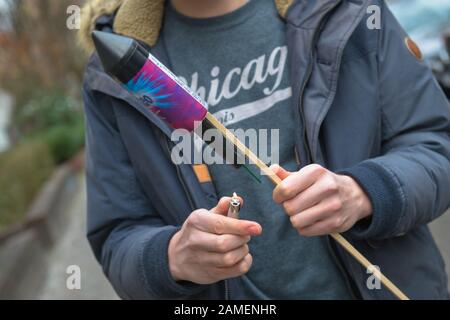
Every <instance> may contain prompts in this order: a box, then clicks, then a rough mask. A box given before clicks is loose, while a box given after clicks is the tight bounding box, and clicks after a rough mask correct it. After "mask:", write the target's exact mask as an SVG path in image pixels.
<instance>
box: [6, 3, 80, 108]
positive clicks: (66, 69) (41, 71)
mask: <svg viewBox="0 0 450 320" xmlns="http://www.w3.org/2000/svg"><path fill="white" fill-rule="evenodd" d="M3 1H6V2H7V3H8V4H9V5H8V6H7V8H8V10H5V11H4V12H3V15H5V14H6V15H8V18H9V19H8V20H9V24H10V27H9V28H7V29H6V31H3V33H2V31H1V30H0V41H2V45H1V46H0V87H3V88H4V89H6V90H7V91H9V92H10V93H11V94H12V95H13V96H15V98H16V102H17V104H16V107H18V108H20V107H21V106H23V105H25V103H26V102H27V101H29V99H30V98H32V97H33V96H34V95H35V92H37V91H43V90H55V89H59V90H62V91H63V92H66V93H67V94H69V95H73V96H75V97H76V96H77V95H78V92H79V87H80V85H79V84H80V80H81V74H82V68H83V64H84V62H85V61H84V55H83V54H81V52H80V51H79V49H78V48H77V46H76V41H75V33H76V30H69V29H68V28H67V26H66V20H67V18H68V15H67V13H66V11H67V7H68V6H70V5H73V4H75V5H77V4H78V5H81V3H82V2H83V1H82V0H59V1H54V0H3ZM0 18H1V17H0ZM2 20H3V19H2ZM8 29H9V30H8ZM16 111H18V110H16Z"/></svg>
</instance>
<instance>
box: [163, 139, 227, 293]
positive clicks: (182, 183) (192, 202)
mask: <svg viewBox="0 0 450 320" xmlns="http://www.w3.org/2000/svg"><path fill="white" fill-rule="evenodd" d="M164 140H165V147H166V151H167V153H168V155H170V146H169V140H168V139H164ZM175 169H176V171H177V177H178V180H179V181H180V183H181V186H182V187H183V190H184V193H185V194H186V197H187V198H188V201H189V206H190V207H191V210H192V211H194V210H195V209H196V208H195V206H194V200H193V199H192V196H191V193H190V192H189V190H188V188H187V186H186V182H185V181H184V179H183V176H182V174H181V172H180V168H178V166H175ZM223 281H224V285H225V300H230V290H229V288H228V281H227V280H226V279H225V280H223Z"/></svg>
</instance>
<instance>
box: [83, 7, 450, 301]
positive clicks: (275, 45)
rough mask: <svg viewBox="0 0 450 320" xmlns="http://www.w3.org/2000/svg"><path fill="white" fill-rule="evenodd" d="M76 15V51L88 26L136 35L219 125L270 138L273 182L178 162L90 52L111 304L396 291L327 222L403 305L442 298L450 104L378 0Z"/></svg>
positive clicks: (92, 207) (99, 223)
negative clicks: (236, 198)
mask: <svg viewBox="0 0 450 320" xmlns="http://www.w3.org/2000/svg"><path fill="white" fill-rule="evenodd" d="M82 19H83V20H82V29H81V30H80V39H81V41H82V43H83V44H84V46H85V48H86V49H87V50H91V51H92V49H93V46H92V42H91V39H90V33H91V31H92V30H101V31H105V32H114V33H117V34H122V35H125V36H128V37H132V38H134V39H137V40H139V41H140V43H141V44H142V45H144V46H146V47H147V48H149V49H150V50H151V53H152V54H153V55H154V56H155V57H157V58H158V59H159V60H160V61H161V62H162V63H164V64H165V65H166V66H167V67H168V68H169V69H170V70H172V71H173V72H174V73H175V74H176V75H177V76H179V77H180V79H182V80H183V81H185V82H186V84H187V85H188V86H189V87H190V88H191V89H192V90H193V91H195V92H196V93H198V94H199V95H200V96H201V97H202V98H203V99H204V100H205V101H206V102H207V103H208V110H209V111H210V112H211V113H213V114H214V115H216V116H217V117H218V118H219V119H220V120H221V121H222V123H223V124H224V125H225V126H227V127H228V128H229V129H243V130H248V129H256V130H268V131H270V132H273V130H278V133H279V140H278V141H279V144H278V147H279V150H278V151H279V163H273V164H272V166H271V169H272V170H273V171H274V172H275V173H276V174H277V175H278V176H279V177H280V178H281V179H282V182H281V183H280V184H279V185H278V186H277V187H276V188H275V189H274V188H273V185H272V184H271V182H270V181H269V180H268V179H267V178H265V177H261V179H260V180H261V183H256V182H255V181H254V180H253V179H252V177H251V176H249V175H247V174H246V173H245V172H244V171H242V169H234V168H233V167H232V166H229V165H226V164H222V165H221V164H209V165H205V164H193V165H191V164H187V163H182V164H179V165H175V164H174V163H173V162H172V161H171V151H172V148H173V147H174V145H175V143H174V141H172V139H171V134H172V130H171V129H170V128H169V127H168V126H167V125H166V124H165V123H164V122H163V121H161V120H160V119H159V118H158V117H157V116H156V115H154V114H151V113H150V112H146V111H145V108H143V106H142V105H141V102H139V101H138V100H137V99H135V98H134V97H133V96H131V95H130V94H129V93H128V92H127V91H126V90H125V89H124V88H123V87H121V86H120V85H119V84H118V83H117V82H116V81H115V80H114V79H112V78H111V77H110V76H108V75H107V74H106V73H105V72H104V71H103V69H102V67H101V63H100V61H99V58H98V56H97V55H96V54H95V52H94V54H93V55H92V56H91V59H90V61H89V63H88V65H87V68H86V72H85V78H84V85H83V98H84V102H85V112H86V127H87V146H86V150H87V193H88V239H89V242H90V244H91V246H92V249H93V251H94V253H95V256H96V258H97V259H98V261H99V262H100V263H101V265H102V266H103V270H104V272H105V274H106V276H107V277H108V279H109V280H110V282H111V283H112V285H113V287H114V288H115V290H116V291H117V293H118V294H119V296H120V297H122V298H124V299H205V298H206V299H224V298H226V299H394V298H395V297H394V296H393V295H392V294H391V293H390V292H389V291H388V290H387V289H386V288H385V287H384V286H379V285H377V284H376V283H375V282H373V281H372V282H371V278H370V277H371V274H370V270H365V269H364V268H363V267H362V266H361V265H360V264H359V263H358V262H357V261H356V260H355V259H354V258H353V257H351V256H350V255H349V254H348V253H347V252H346V251H344V250H343V249H342V248H341V247H340V246H339V245H337V244H336V243H335V242H334V241H333V240H332V239H331V238H330V237H329V234H331V233H336V232H339V233H343V235H344V237H345V238H347V239H348V240H349V241H350V242H351V243H352V244H353V245H354V246H355V247H356V248H357V249H358V250H360V251H361V252H362V253H363V254H364V255H365V256H366V257H367V258H368V259H369V260H370V261H371V262H372V263H374V264H375V265H376V266H377V267H378V268H380V270H381V272H383V274H385V275H386V276H387V277H388V278H390V279H391V280H392V281H393V282H394V283H395V284H396V285H397V286H398V287H399V288H400V289H401V290H402V291H403V292H404V293H405V294H406V295H407V296H408V297H409V298H412V299H423V298H427V299H447V298H448V297H449V296H448V291H447V276H446V273H445V267H444V262H443V259H442V257H441V255H440V253H439V251H438V249H437V247H436V245H435V243H434V240H433V238H432V236H431V234H430V231H429V229H428V227H427V224H428V223H429V222H430V221H432V220H434V219H436V218H437V217H439V216H440V215H441V214H442V213H443V212H444V211H445V210H446V209H447V207H448V206H449V200H450V179H448V177H449V176H450V162H449V154H450V139H449V130H450V109H449V104H448V101H447V100H446V98H445V96H444V94H443V93H442V90H441V89H440V88H439V86H438V84H437V82H436V81H435V79H434V78H433V75H432V73H431V71H430V69H429V68H428V67H427V65H426V62H424V61H423V58H422V56H421V53H420V49H419V48H418V47H417V45H415V43H414V42H413V40H412V39H410V38H409V37H408V35H407V34H406V33H405V32H404V31H403V29H402V28H401V27H400V26H399V24H398V22H397V21H396V20H395V18H394V17H393V15H392V14H391V12H390V11H389V9H388V8H387V6H386V4H385V3H384V2H383V1H378V0H362V1H358V2H355V1H346V0H324V1H309V0H297V1H290V0H287V1H286V0H284V1H282V0H258V1H256V0H250V1H246V0H214V1H212V0H168V1H162V0H158V1H156V0H155V1H150V0H134V1H131V0H120V1H119V0H116V1H101V0H96V1H91V2H88V3H87V5H86V7H85V8H84V9H83V16H82ZM251 169H252V170H254V168H251ZM233 192H237V193H238V194H239V195H240V196H242V199H241V201H244V200H245V204H244V206H243V209H242V211H241V213H240V219H233V218H230V217H227V216H226V214H227V209H228V203H229V201H230V198H229V197H228V196H229V195H231V194H232V193H233ZM219 198H220V200H219ZM372 280H373V279H372Z"/></svg>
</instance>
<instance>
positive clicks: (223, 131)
mask: <svg viewBox="0 0 450 320" xmlns="http://www.w3.org/2000/svg"><path fill="white" fill-rule="evenodd" d="M205 119H206V120H207V121H209V122H210V124H211V125H212V126H213V127H215V128H216V129H217V130H219V132H220V133H221V134H222V135H223V136H224V137H225V139H227V140H228V141H229V142H231V143H232V144H233V145H235V146H236V147H237V149H238V150H239V151H240V152H241V153H242V154H244V155H245V157H246V158H247V159H249V160H250V161H251V162H252V163H254V164H255V165H256V166H257V167H258V168H259V169H260V170H261V171H262V172H264V173H265V174H266V175H267V177H268V178H269V179H270V180H271V181H272V182H273V183H274V184H275V185H278V184H280V183H281V181H282V180H281V179H280V178H279V177H278V176H277V175H276V174H275V173H274V172H273V171H272V170H271V169H270V168H269V167H268V166H267V165H266V164H265V163H264V162H262V161H261V159H259V158H258V157H257V156H256V155H255V154H254V153H253V152H252V151H251V150H250V149H248V148H247V147H246V146H245V145H244V144H243V143H242V142H241V141H240V140H239V139H238V138H237V137H236V136H235V135H234V134H233V133H231V132H230V131H229V130H228V129H227V128H225V126H224V125H223V124H222V123H221V122H220V121H219V120H217V118H216V117H214V116H213V115H212V114H211V113H209V112H208V113H207V114H206V117H205ZM330 236H331V237H332V238H333V239H334V240H335V241H336V242H337V243H339V244H340V245H341V246H342V247H343V248H344V249H345V250H346V251H347V252H348V253H349V254H351V255H352V256H353V257H354V258H355V259H356V260H357V261H358V262H359V263H360V264H362V265H363V266H364V267H365V268H366V269H369V268H372V266H373V265H372V264H371V263H370V261H369V260H367V259H366V258H365V257H364V256H363V255H362V254H361V253H360V252H359V251H358V250H357V249H356V248H355V247H354V246H353V245H352V244H351V243H350V242H348V241H347V240H346V239H345V238H344V237H343V236H342V235H341V234H339V233H332V234H330ZM370 270H372V272H373V275H374V276H375V277H376V278H378V279H379V280H380V281H381V283H382V284H383V285H384V286H386V288H388V289H389V291H391V292H392V293H393V294H394V295H395V296H396V297H397V298H398V299H400V300H409V298H408V297H407V296H406V295H405V294H404V293H403V292H402V291H401V290H400V289H399V288H397V286H396V285H395V284H393V283H392V282H391V281H390V280H389V279H388V278H387V277H386V276H384V275H383V274H382V273H381V272H378V271H377V270H375V269H370Z"/></svg>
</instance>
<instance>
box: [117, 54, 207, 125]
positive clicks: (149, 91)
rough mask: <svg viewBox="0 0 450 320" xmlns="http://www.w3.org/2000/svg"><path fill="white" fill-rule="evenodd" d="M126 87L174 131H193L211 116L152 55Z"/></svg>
mask: <svg viewBox="0 0 450 320" xmlns="http://www.w3.org/2000/svg"><path fill="white" fill-rule="evenodd" d="M125 86H126V88H127V89H128V90H129V91H130V92H132V93H133V94H135V95H136V96H138V97H139V98H140V99H141V101H142V102H143V103H144V105H145V106H146V107H147V108H148V109H150V110H151V111H152V112H153V113H155V114H157V115H158V116H159V117H160V118H161V119H163V120H164V121H165V122H167V123H168V124H169V125H170V126H171V127H172V128H173V129H186V130H188V131H193V130H194V129H195V125H194V124H195V122H198V121H202V120H203V119H204V118H205V115H206V113H207V109H206V108H205V107H204V102H203V101H202V100H201V99H200V98H199V97H198V96H197V95H196V94H195V93H194V92H192V91H191V90H190V88H188V87H187V86H186V85H185V84H184V83H183V82H181V81H180V80H178V79H177V77H176V76H175V75H173V73H172V72H170V70H168V69H167V68H166V67H165V66H164V65H162V64H161V62H159V61H158V60H157V59H156V58H154V57H153V56H152V55H150V56H149V59H148V60H147V62H146V63H145V64H144V66H143V67H142V69H141V70H140V71H139V72H138V73H137V74H136V75H135V76H134V78H133V79H131V80H130V81H129V82H128V83H127V84H126V85H125Z"/></svg>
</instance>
